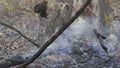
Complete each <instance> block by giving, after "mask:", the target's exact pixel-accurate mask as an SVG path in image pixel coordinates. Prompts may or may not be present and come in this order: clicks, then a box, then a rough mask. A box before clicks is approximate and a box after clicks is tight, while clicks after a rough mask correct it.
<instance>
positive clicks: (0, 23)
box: [0, 21, 39, 47]
mask: <svg viewBox="0 0 120 68" xmlns="http://www.w3.org/2000/svg"><path fill="white" fill-rule="evenodd" d="M0 25H3V26H5V27H8V28H10V29H12V30H14V31H16V32H17V33H18V34H20V35H21V36H22V37H24V38H25V39H27V40H28V41H29V42H31V43H32V44H33V45H35V46H36V47H39V45H38V44H36V43H35V42H33V41H32V40H31V39H29V38H28V37H27V36H25V35H24V34H22V33H21V32H20V31H19V30H17V29H16V28H14V27H12V26H10V25H8V24H5V22H1V21H0Z"/></svg>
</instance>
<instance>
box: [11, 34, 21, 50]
mask: <svg viewBox="0 0 120 68" xmlns="http://www.w3.org/2000/svg"><path fill="white" fill-rule="evenodd" d="M20 37H21V35H20V36H18V37H17V38H15V39H14V40H13V41H12V42H11V44H10V46H9V48H11V47H12V45H13V44H14V42H15V41H16V40H18V39H19V38H20Z"/></svg>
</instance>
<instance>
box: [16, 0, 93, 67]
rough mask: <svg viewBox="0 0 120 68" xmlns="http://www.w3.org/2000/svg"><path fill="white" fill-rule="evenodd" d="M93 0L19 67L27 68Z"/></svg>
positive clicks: (87, 2)
mask: <svg viewBox="0 0 120 68" xmlns="http://www.w3.org/2000/svg"><path fill="white" fill-rule="evenodd" d="M91 1H92V0H87V1H86V3H85V4H84V5H83V6H82V7H81V8H80V9H79V10H78V11H77V12H76V13H75V15H73V16H72V17H71V18H70V19H69V20H68V21H67V22H66V23H65V25H63V26H62V27H61V28H60V29H59V30H58V31H57V32H56V33H55V34H54V35H53V36H52V37H51V38H50V39H49V40H47V41H46V42H45V43H44V44H43V46H42V47H41V49H39V51H38V52H37V53H35V54H34V55H33V57H32V58H30V59H28V60H27V61H26V62H24V63H23V64H21V65H19V66H18V67H17V68H25V67H27V66H28V65H29V64H31V63H32V62H33V61H34V60H35V59H36V58H38V57H39V56H40V55H41V54H42V53H43V52H44V51H45V49H46V48H47V47H48V46H49V45H50V44H51V43H52V42H53V41H54V40H55V39H56V38H57V37H58V36H59V35H61V34H62V33H63V32H64V31H65V29H67V28H68V27H69V26H70V25H71V24H72V23H73V22H74V21H75V20H76V19H77V18H78V17H79V16H80V15H81V14H82V12H83V11H84V10H85V8H86V7H87V6H88V5H89V4H90V2H91Z"/></svg>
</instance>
